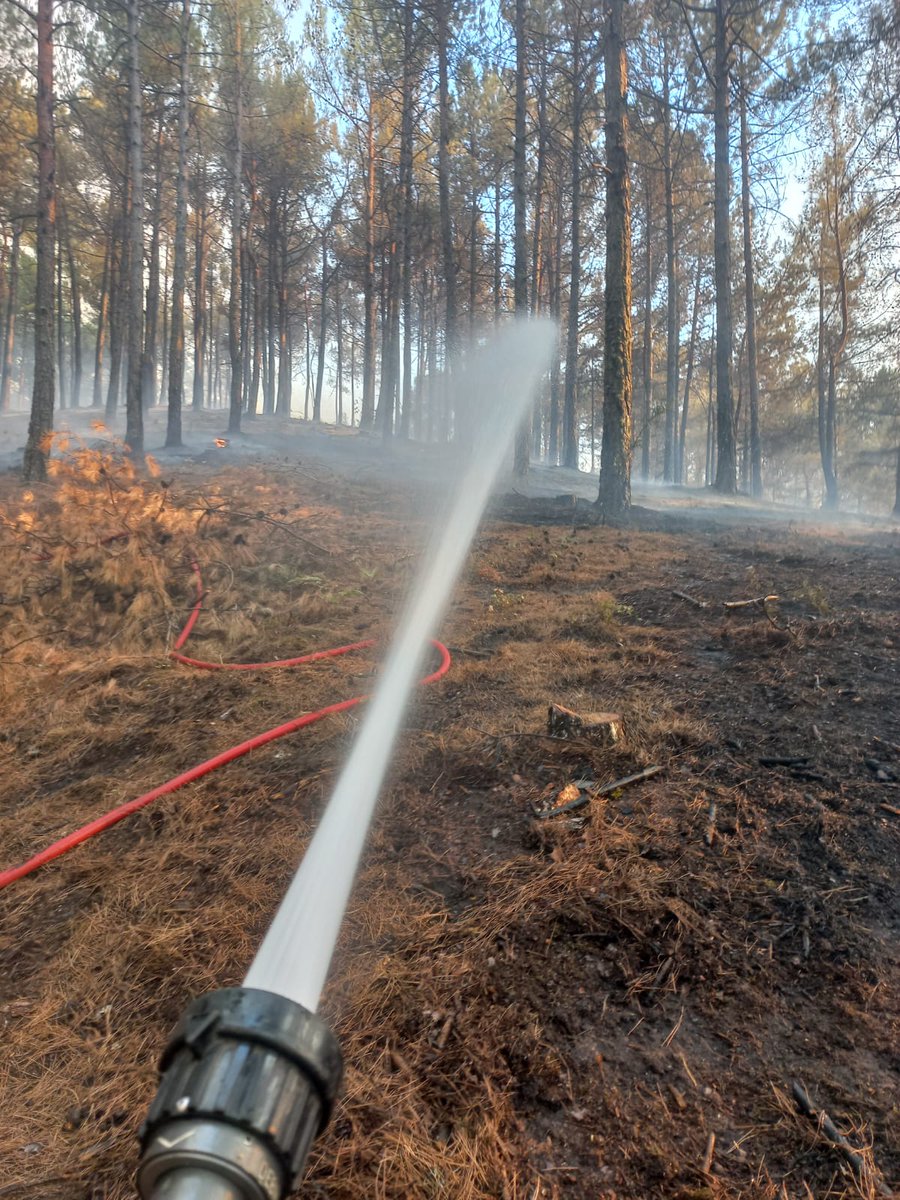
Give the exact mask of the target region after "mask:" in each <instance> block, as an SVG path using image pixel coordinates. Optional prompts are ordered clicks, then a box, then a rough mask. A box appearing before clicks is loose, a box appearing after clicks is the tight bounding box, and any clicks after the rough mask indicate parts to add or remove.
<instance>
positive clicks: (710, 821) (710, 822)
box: [703, 800, 716, 849]
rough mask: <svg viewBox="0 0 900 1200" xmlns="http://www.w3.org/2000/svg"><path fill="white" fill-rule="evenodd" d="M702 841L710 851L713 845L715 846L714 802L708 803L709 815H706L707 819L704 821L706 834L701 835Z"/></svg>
mask: <svg viewBox="0 0 900 1200" xmlns="http://www.w3.org/2000/svg"><path fill="white" fill-rule="evenodd" d="M703 840H704V842H706V844H707V846H709V847H710V849H712V847H713V845H714V844H715V840H716V802H715V800H710V802H709V813H708V814H707V819H706V833H705V834H704V835H703Z"/></svg>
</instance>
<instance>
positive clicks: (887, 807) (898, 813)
mask: <svg viewBox="0 0 900 1200" xmlns="http://www.w3.org/2000/svg"><path fill="white" fill-rule="evenodd" d="M878 807H879V808H883V809H884V811H885V812H888V813H890V814H891V816H892V817H900V808H894V806H893V804H879V805H878Z"/></svg>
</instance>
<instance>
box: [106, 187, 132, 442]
mask: <svg viewBox="0 0 900 1200" xmlns="http://www.w3.org/2000/svg"><path fill="white" fill-rule="evenodd" d="M118 224H119V234H120V236H119V237H115V236H114V237H113V240H112V245H111V251H110V252H111V258H110V264H109V380H108V382H107V385H106V420H107V421H108V422H109V421H112V420H113V419H114V418H115V415H116V410H117V408H118V406H119V385H120V382H121V377H122V359H123V357H124V353H125V338H124V336H123V335H124V331H125V329H124V327H125V312H124V310H125V306H126V298H127V296H128V238H127V236H126V230H127V228H128V180H127V179H125V180H123V183H122V215H121V218H120V220H119V222H118Z"/></svg>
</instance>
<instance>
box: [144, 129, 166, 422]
mask: <svg viewBox="0 0 900 1200" xmlns="http://www.w3.org/2000/svg"><path fill="white" fill-rule="evenodd" d="M162 147H163V122H162V117H160V120H159V129H158V131H157V135H156V155H155V163H154V175H155V177H156V187H155V191H154V194H153V210H152V214H151V217H150V221H151V229H150V261H149V267H148V270H147V316H146V328H145V330H144V352H143V357H142V359H141V380H142V382H141V393H142V397H141V398H142V402H143V405H144V408H150V407H151V405H153V404H155V403H156V362H157V358H158V353H159V346H158V345H157V340H158V333H159V275H160V261H159V243H160V232H161V230H160V226H161V224H162V189H163V182H162Z"/></svg>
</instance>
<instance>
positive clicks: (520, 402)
mask: <svg viewBox="0 0 900 1200" xmlns="http://www.w3.org/2000/svg"><path fill="white" fill-rule="evenodd" d="M555 337H556V330H555V327H554V326H553V325H552V323H551V322H549V321H535V322H529V323H527V324H526V323H517V324H512V325H510V326H508V327H507V328H506V329H505V330H504V331H503V332H502V333H500V334H499V335H498V336H497V337H496V338H495V339H494V340H493V341H492V342H491V343H490V344H489V345H488V346H486V347H485V348H483V349H479V350H477V351H473V352H472V354H471V355H470V357H469V360H468V362H467V364H466V366H465V369H464V370H463V371H461V372H460V374H459V375H458V376H456V377H454V379H453V384H452V387H453V393H454V398H455V400H456V405H455V409H456V412H457V413H460V412H463V413H464V416H467V417H468V418H469V419H468V420H467V428H468V429H470V430H471V432H472V437H471V439H470V449H469V450H468V452H467V462H466V465H465V467H464V469H463V470H462V472H461V474H460V478H459V481H458V483H457V485H456V487H455V489H454V491H453V494H452V497H451V502H450V505H449V507H448V509H447V512H446V515H445V516H444V517H443V518H442V519H441V520H440V521H439V522H438V525H437V529H436V535H435V537H434V539H433V541H432V546H431V549H430V551H429V553H428V555H427V557H426V560H425V563H424V566H423V569H422V572H421V575H420V579H419V582H418V584H417V586H416V588H415V589H414V591H413V593H412V596H411V598H410V600H409V602H408V603H407V606H406V609H405V611H404V613H403V616H402V617H401V620H400V623H399V626H398V632H397V635H396V637H395V640H394V643H393V646H392V648H391V651H390V653H389V655H388V658H387V661H386V663H385V667H384V670H383V673H382V676H381V681H380V683H379V686H378V688H377V690H376V692H375V695H374V697H373V699H372V702H371V705H370V707H369V709H368V712H367V715H366V718H365V720H364V722H363V724H362V727H361V728H360V731H359V734H358V736H357V738H356V741H355V743H354V745H353V748H352V750H351V752H350V756H349V758H348V759H347V762H346V765H345V767H344V769H343V771H342V773H341V775H340V777H339V779H338V782H337V785H336V786H335V789H334V792H333V793H332V796H331V799H330V800H329V802H328V805H327V807H326V809H325V812H324V814H323V816H322V819H321V821H320V822H319V826H318V828H317V829H316V832H315V834H314V836H313V838H312V840H311V841H310V843H309V846H308V848H307V851H306V854H305V855H304V857H303V860H302V862H301V863H300V867H299V869H298V871H297V873H296V875H295V876H294V879H293V881H292V883H291V885H290V887H289V888H288V891H287V893H286V895H285V897H284V899H283V901H282V903H281V906H280V907H279V909H278V911H277V913H276V914H275V918H274V920H273V921H272V924H271V926H270V928H269V931H268V933H267V934H266V936H265V938H264V940H263V943H262V945H261V946H260V948H259V950H258V952H257V954H256V957H255V958H254V960H253V962H252V964H251V966H250V970H249V971H248V972H247V976H246V978H245V980H244V985H243V987H240V988H226V989H223V990H221V991H217V992H213V993H211V994H210V995H209V996H203V997H200V998H199V999H198V1000H195V1001H194V1002H193V1003H192V1004H191V1005H190V1006H189V1007H188V1009H187V1011H186V1013H185V1015H184V1017H183V1018H182V1020H181V1022H180V1023H179V1025H178V1027H177V1029H176V1030H175V1033H174V1034H173V1035H172V1038H171V1040H170V1042H169V1045H168V1047H167V1048H166V1050H165V1052H164V1054H163V1057H162V1061H161V1064H160V1070H161V1081H160V1086H159V1091H158V1093H157V1096H156V1099H155V1100H154V1102H153V1105H152V1106H151V1109H150V1112H149V1115H148V1117H147V1120H146V1122H145V1124H144V1126H143V1129H142V1149H143V1154H142V1159H141V1164H140V1167H139V1170H138V1186H139V1189H140V1193H141V1196H142V1197H143V1198H144V1200H284V1197H286V1196H287V1195H288V1193H289V1192H290V1191H291V1190H292V1189H293V1188H294V1187H295V1186H296V1184H297V1182H298V1180H299V1178H300V1175H301V1174H302V1172H303V1168H304V1165H305V1162H306V1157H307V1154H308V1152H309V1148H310V1145H311V1144H312V1141H313V1139H314V1138H315V1136H316V1135H317V1134H318V1133H319V1132H320V1131H321V1130H322V1129H323V1128H324V1127H325V1125H326V1124H327V1122H328V1118H329V1115H330V1112H331V1106H332V1103H333V1101H334V1098H335V1095H336V1094H337V1090H338V1087H339V1084H340V1079H341V1073H342V1060H341V1054H340V1050H339V1048H338V1045H337V1042H336V1040H335V1038H334V1036H333V1034H332V1033H331V1031H330V1030H329V1029H328V1027H327V1026H326V1025H325V1023H324V1022H323V1021H322V1020H321V1019H320V1018H319V1017H318V1016H317V1015H316V1009H317V1008H318V1004H319V998H320V996H321V992H322V988H323V987H324V985H325V978H326V975H327V973H328V968H329V965H330V962H331V957H332V954H333V952H334V947H335V943H336V941H337V938H338V934H339V932H340V927H341V923H342V921H343V917H344V912H345V910H346V907H347V902H348V900H349V897H350V891H351V888H352V886H353V880H354V877H355V875H356V872H357V868H358V865H359V859H360V855H361V854H362V849H363V845H364V842H365V838H366V833H367V830H368V827H369V823H370V821H371V819H372V814H373V812H374V809H375V804H376V801H377V799H378V793H379V790H380V788H381V783H382V780H383V778H384V774H385V771H386V769H387V765H388V762H389V759H390V755H391V750H392V748H393V744H394V740H395V738H396V736H397V731H398V729H399V726H400V722H401V720H402V718H403V713H404V710H405V707H406V703H407V700H408V697H409V694H410V692H411V690H412V688H413V685H414V684H415V682H416V679H417V677H418V670H419V664H420V662H421V660H422V657H423V654H424V652H425V648H426V646H427V644H428V639H429V637H430V636H431V633H432V632H433V630H434V628H435V627H436V626H437V624H438V622H439V621H440V619H441V616H442V615H443V612H444V610H445V608H446V606H447V604H448V602H449V599H450V593H451V591H452V588H453V585H454V583H455V582H456V578H457V576H458V574H459V572H460V569H461V568H462V565H463V562H464V560H465V558H466V555H467V553H468V550H469V545H470V543H471V541H472V538H473V537H474V535H475V531H476V529H477V528H478V523H479V521H480V519H481V515H482V512H483V510H484V506H485V504H486V503H487V499H488V496H489V495H490V491H491V488H492V486H493V483H494V479H495V478H496V475H497V473H498V472H499V470H500V467H501V466H502V464H503V461H504V458H505V456H506V454H507V452H508V449H509V446H510V444H511V441H512V438H513V435H514V433H515V430H516V428H517V426H518V424H519V422H520V420H522V418H523V417H524V415H525V413H526V412H527V411H528V409H529V407H530V404H531V401H532V399H533V397H534V393H535V390H536V387H537V383H538V381H539V379H540V377H541V374H542V373H543V371H544V369H545V368H546V365H547V363H548V361H549V359H550V354H551V352H552V348H553V345H554V342H555Z"/></svg>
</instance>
